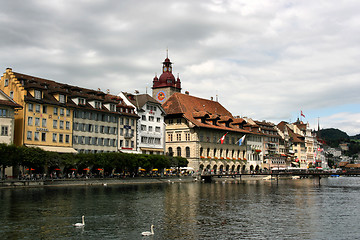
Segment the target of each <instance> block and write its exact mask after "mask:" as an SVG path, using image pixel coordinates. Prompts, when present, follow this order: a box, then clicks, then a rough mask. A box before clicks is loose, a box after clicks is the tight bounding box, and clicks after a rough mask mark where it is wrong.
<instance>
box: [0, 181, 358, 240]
mask: <svg viewBox="0 0 360 240" xmlns="http://www.w3.org/2000/svg"><path fill="white" fill-rule="evenodd" d="M359 209H360V178H358V177H340V178H327V179H322V180H321V185H319V184H318V181H317V180H315V179H294V180H279V182H278V184H276V181H265V180H259V181H235V182H234V181H229V180H228V181H217V182H216V183H199V182H193V183H173V184H170V183H169V184H139V185H108V186H63V187H39V188H18V189H0V223H1V224H0V236H1V237H0V238H1V239H359V238H360V226H359V225H360V221H359V220H360V215H359V213H360V211H359ZM82 215H85V224H86V225H85V227H83V228H76V227H74V226H72V224H73V223H77V222H81V216H82ZM151 224H153V225H154V232H155V234H154V235H153V236H150V237H142V236H141V232H142V231H150V225H151Z"/></svg>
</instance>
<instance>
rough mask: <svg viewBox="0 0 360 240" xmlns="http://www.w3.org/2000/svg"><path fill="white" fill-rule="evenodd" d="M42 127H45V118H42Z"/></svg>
mask: <svg viewBox="0 0 360 240" xmlns="http://www.w3.org/2000/svg"><path fill="white" fill-rule="evenodd" d="M42 127H44V128H46V118H43V119H42Z"/></svg>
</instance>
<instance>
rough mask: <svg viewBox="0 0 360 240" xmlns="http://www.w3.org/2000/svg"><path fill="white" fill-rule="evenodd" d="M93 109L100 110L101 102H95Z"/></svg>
mask: <svg viewBox="0 0 360 240" xmlns="http://www.w3.org/2000/svg"><path fill="white" fill-rule="evenodd" d="M95 108H97V109H100V108H101V102H98V101H95Z"/></svg>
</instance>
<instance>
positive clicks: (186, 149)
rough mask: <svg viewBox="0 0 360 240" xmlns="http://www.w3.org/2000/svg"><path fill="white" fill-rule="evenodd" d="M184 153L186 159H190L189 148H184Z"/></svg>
mask: <svg viewBox="0 0 360 240" xmlns="http://www.w3.org/2000/svg"><path fill="white" fill-rule="evenodd" d="M185 152H186V157H187V158H188V157H190V148H189V147H186V148H185Z"/></svg>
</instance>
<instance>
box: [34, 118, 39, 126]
mask: <svg viewBox="0 0 360 240" xmlns="http://www.w3.org/2000/svg"><path fill="white" fill-rule="evenodd" d="M35 126H37V127H40V118H35Z"/></svg>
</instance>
